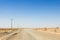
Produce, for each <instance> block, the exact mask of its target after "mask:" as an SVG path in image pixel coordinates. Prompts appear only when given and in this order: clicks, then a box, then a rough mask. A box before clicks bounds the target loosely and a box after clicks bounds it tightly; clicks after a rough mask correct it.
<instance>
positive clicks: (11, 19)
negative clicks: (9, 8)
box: [11, 19, 13, 31]
mask: <svg viewBox="0 0 60 40" xmlns="http://www.w3.org/2000/svg"><path fill="white" fill-rule="evenodd" d="M12 28H13V19H11V31H12Z"/></svg>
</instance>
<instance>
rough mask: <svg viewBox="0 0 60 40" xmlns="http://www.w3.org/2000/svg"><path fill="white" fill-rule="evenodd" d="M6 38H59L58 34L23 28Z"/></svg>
mask: <svg viewBox="0 0 60 40" xmlns="http://www.w3.org/2000/svg"><path fill="white" fill-rule="evenodd" d="M7 40H60V34H56V33H49V32H44V31H39V32H38V31H35V30H32V29H23V30H19V32H18V34H16V35H13V36H11V37H9V38H8V39H7Z"/></svg>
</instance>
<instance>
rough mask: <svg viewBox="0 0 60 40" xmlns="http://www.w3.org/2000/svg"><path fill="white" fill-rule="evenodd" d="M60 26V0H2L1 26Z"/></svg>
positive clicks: (0, 9) (0, 0) (0, 5)
mask: <svg viewBox="0 0 60 40" xmlns="http://www.w3.org/2000/svg"><path fill="white" fill-rule="evenodd" d="M11 18H13V19H14V22H13V23H14V24H13V26H14V27H52V26H53V27H56V26H60V1H59V0H0V27H10V22H11V21H10V19H11Z"/></svg>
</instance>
